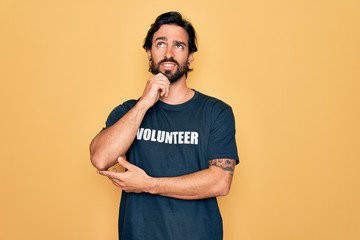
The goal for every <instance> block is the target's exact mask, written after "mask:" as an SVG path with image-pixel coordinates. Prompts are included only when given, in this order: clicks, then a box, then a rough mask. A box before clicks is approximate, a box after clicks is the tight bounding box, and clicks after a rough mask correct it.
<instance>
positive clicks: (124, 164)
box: [118, 156, 136, 170]
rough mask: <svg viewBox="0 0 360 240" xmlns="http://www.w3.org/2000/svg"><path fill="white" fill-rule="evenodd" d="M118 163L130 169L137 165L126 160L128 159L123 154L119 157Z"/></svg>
mask: <svg viewBox="0 0 360 240" xmlns="http://www.w3.org/2000/svg"><path fill="white" fill-rule="evenodd" d="M118 163H119V164H120V165H121V166H123V167H124V168H126V169H128V170H131V169H134V168H135V167H136V166H135V165H133V164H131V163H129V162H128V161H126V159H125V158H124V157H122V156H120V157H118Z"/></svg>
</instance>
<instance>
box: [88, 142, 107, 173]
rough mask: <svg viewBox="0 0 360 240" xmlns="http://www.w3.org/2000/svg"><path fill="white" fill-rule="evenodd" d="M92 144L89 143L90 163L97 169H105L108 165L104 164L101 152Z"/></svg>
mask: <svg viewBox="0 0 360 240" xmlns="http://www.w3.org/2000/svg"><path fill="white" fill-rule="evenodd" d="M94 148H95V147H94V146H93V144H91V145H90V161H91V163H92V165H93V166H94V167H95V168H96V169H98V170H107V169H108V168H109V167H108V166H107V165H106V162H105V159H104V157H103V154H101V153H99V151H96V150H95V149H94Z"/></svg>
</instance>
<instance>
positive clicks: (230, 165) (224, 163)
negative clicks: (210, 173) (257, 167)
mask: <svg viewBox="0 0 360 240" xmlns="http://www.w3.org/2000/svg"><path fill="white" fill-rule="evenodd" d="M235 165H236V161H235V160H234V159H226V158H224V159H213V160H210V161H209V167H211V166H215V167H218V168H221V169H222V170H224V171H228V172H229V173H230V174H231V175H233V173H234V170H235Z"/></svg>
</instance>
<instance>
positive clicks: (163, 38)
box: [155, 37, 186, 46]
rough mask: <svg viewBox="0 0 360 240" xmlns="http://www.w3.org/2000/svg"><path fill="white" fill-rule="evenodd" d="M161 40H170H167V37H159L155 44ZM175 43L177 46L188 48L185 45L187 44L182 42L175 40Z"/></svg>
mask: <svg viewBox="0 0 360 240" xmlns="http://www.w3.org/2000/svg"><path fill="white" fill-rule="evenodd" d="M159 40H164V41H167V40H168V39H167V37H158V38H156V39H155V42H156V41H159ZM173 42H174V43H176V44H181V45H184V46H186V43H185V42H182V41H177V40H174V41H173Z"/></svg>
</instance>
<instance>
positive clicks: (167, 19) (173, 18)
mask: <svg viewBox="0 0 360 240" xmlns="http://www.w3.org/2000/svg"><path fill="white" fill-rule="evenodd" d="M164 24H174V25H177V26H180V27H182V28H184V29H185V30H186V32H187V33H188V36H189V39H188V40H189V43H188V44H189V53H194V52H196V51H197V46H196V45H197V42H196V33H195V29H194V27H193V26H192V25H191V23H190V22H189V21H187V20H186V19H183V17H182V15H181V14H180V13H178V12H167V13H163V14H161V15H160V16H158V17H157V18H156V20H155V22H154V23H153V24H151V26H150V29H149V31H148V33H147V35H146V37H145V40H144V45H143V48H144V49H145V50H149V49H151V45H152V40H153V36H154V33H155V32H156V31H157V30H159V28H160V27H161V26H162V25H164Z"/></svg>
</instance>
